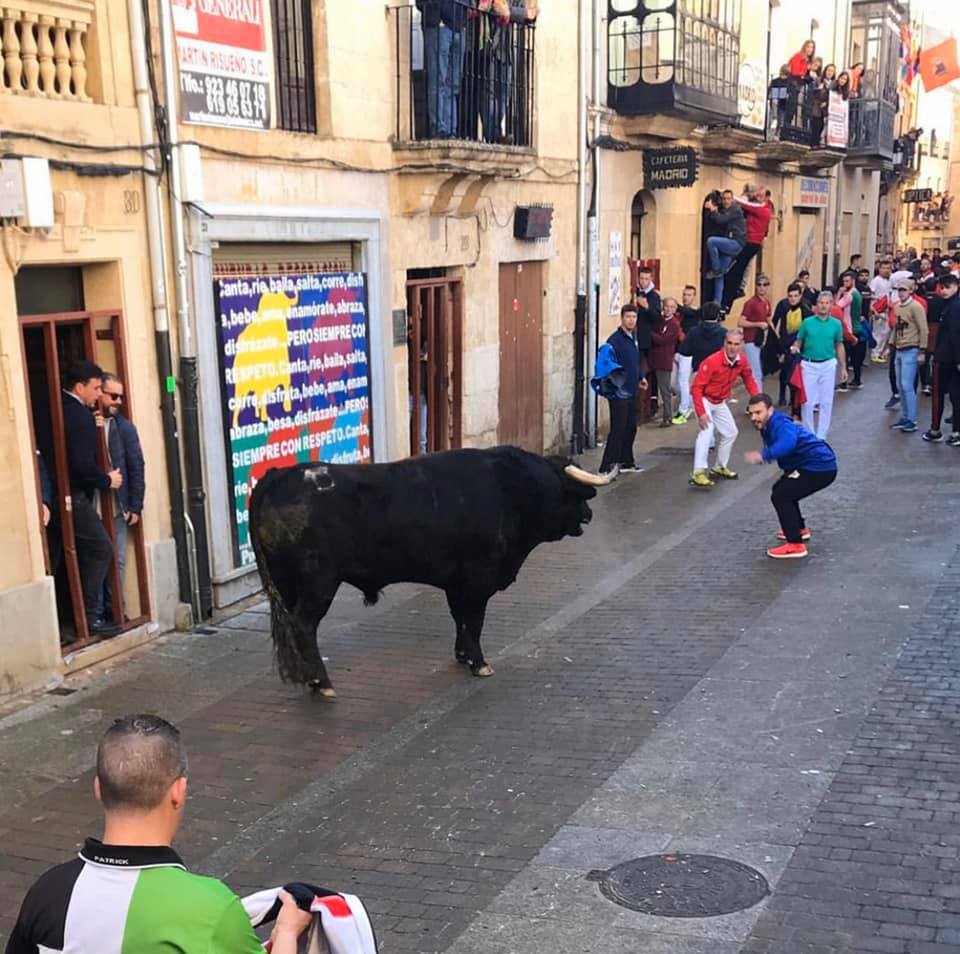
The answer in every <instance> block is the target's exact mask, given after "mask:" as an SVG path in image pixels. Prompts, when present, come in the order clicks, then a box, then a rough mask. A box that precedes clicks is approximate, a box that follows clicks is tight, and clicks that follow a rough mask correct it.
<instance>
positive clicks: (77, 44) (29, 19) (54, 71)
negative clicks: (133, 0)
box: [0, 0, 94, 102]
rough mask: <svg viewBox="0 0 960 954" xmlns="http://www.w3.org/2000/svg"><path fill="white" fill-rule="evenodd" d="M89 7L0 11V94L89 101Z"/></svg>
mask: <svg viewBox="0 0 960 954" xmlns="http://www.w3.org/2000/svg"><path fill="white" fill-rule="evenodd" d="M93 8H94V4H93V3H92V2H89V3H84V2H77V0H73V2H68V3H62V4H61V3H56V2H49V3H47V2H39V3H34V2H32V0H31V2H30V3H29V4H27V3H23V4H22V5H20V6H14V7H2V8H0V50H2V52H3V66H2V69H0V95H2V94H4V93H7V94H13V95H20V96H40V97H45V98H47V99H68V100H79V101H82V102H89V100H90V97H89V96H88V95H87V35H88V32H89V29H90V24H91V21H92V15H93Z"/></svg>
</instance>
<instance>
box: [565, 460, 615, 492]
mask: <svg viewBox="0 0 960 954" xmlns="http://www.w3.org/2000/svg"><path fill="white" fill-rule="evenodd" d="M563 472H564V473H565V474H566V475H567V476H569V477H572V478H573V479H574V480H576V481H578V482H579V483H581V484H588V485H589V486H591V487H606V486H607V484H609V483H610V481H611V480H613V477H612V476H611V475H610V474H591V473H590V471H588V470H582V469H581V468H580V467H577V466H576V465H575V464H567V466H566V467H564V468H563Z"/></svg>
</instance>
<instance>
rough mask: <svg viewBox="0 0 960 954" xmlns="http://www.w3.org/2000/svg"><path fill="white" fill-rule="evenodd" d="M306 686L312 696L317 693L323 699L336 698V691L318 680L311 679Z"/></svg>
mask: <svg viewBox="0 0 960 954" xmlns="http://www.w3.org/2000/svg"><path fill="white" fill-rule="evenodd" d="M307 685H308V686H309V687H310V691H311V692H312V693H313V694H314V695H316V694H317V693H319V694H320V695H321V696H323V697H324V698H325V699H335V698H336V697H337V693H336V690H335V689H334V688H333V686H325V685H324V684H323V683H322V682H320V680H319V679H311V680H310V681H309V682H308V683H307Z"/></svg>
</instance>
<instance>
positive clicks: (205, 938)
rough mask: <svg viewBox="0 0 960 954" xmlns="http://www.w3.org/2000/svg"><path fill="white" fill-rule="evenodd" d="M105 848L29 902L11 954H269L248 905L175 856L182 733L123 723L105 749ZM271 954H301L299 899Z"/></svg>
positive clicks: (36, 890)
mask: <svg viewBox="0 0 960 954" xmlns="http://www.w3.org/2000/svg"><path fill="white" fill-rule="evenodd" d="M93 790H94V794H95V795H96V797H97V799H98V801H99V802H100V804H101V805H102V806H103V811H104V815H105V816H106V822H105V824H104V829H103V841H102V842H101V841H98V840H97V839H96V838H88V839H87V840H86V842H85V843H84V846H83V848H82V849H81V850H80V854H79V857H78V858H75V859H74V860H73V861H68V862H67V863H66V864H62V865H58V866H57V867H56V868H51V869H50V870H49V871H48V872H47V873H46V874H44V875H42V876H41V877H40V879H39V880H38V881H37V882H36V883H35V884H34V886H33V887H32V888H31V889H30V891H29V892H28V893H27V897H26V899H25V900H24V902H23V907H22V908H21V909H20V917H19V919H18V920H17V923H16V925H15V927H14V929H13V933H12V934H11V935H10V939H9V941H8V942H7V954H37V952H49V954H55V952H65V951H69V952H70V954H175V952H178V951H179V952H184V954H200V952H204V954H263V945H262V944H261V943H260V939H259V938H258V937H257V935H256V934H255V933H254V930H253V927H252V925H251V923H250V918H249V916H248V915H247V912H246V911H245V910H244V908H243V905H242V904H241V902H240V899H239V898H238V897H237V896H236V895H235V894H234V893H233V892H232V891H231V890H230V889H229V888H228V887H227V886H226V885H225V884H223V883H222V882H220V881H217V880H216V879H215V878H205V877H202V876H200V875H195V874H190V872H188V871H187V870H186V868H185V867H184V864H183V862H182V861H181V860H180V857H179V856H178V855H177V853H176V852H175V851H174V850H173V849H172V848H171V847H170V843H171V842H172V841H173V838H174V836H175V835H176V833H177V829H178V828H179V827H180V821H181V819H182V817H183V808H184V805H185V803H186V799H187V760H186V756H185V754H184V751H183V746H182V745H181V742H180V733H179V732H178V731H177V729H175V728H174V727H173V726H172V725H171V724H170V723H169V722H166V721H164V720H163V719H161V718H159V717H157V716H152V715H138V716H127V717H126V718H124V719H118V720H117V721H116V722H115V723H114V724H113V725H112V726H111V727H110V728H109V729H108V730H107V732H106V734H105V735H104V737H103V739H102V741H101V742H100V746H99V748H98V749H97V776H96V778H95V780H94V783H93ZM280 900H281V903H282V907H281V910H280V913H279V916H278V917H277V921H276V925H275V927H274V931H273V948H272V954H295V952H296V950H297V942H298V939H299V937H300V935H301V934H302V933H303V932H304V931H305V930H306V929H307V928H308V927H309V926H310V924H311V920H312V918H311V915H310V914H308V913H306V912H304V911H301V910H300V909H299V908H298V907H297V905H296V902H295V901H294V899H293V898H292V896H291V895H289V894H288V893H287V892H285V891H281V892H280Z"/></svg>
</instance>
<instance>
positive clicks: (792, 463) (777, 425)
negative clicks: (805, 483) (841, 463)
mask: <svg viewBox="0 0 960 954" xmlns="http://www.w3.org/2000/svg"><path fill="white" fill-rule="evenodd" d="M761 434H762V436H763V451H762V454H763V459H764V462H765V463H767V464H772V463H773V462H774V461H776V462H777V463H778V464H779V465H780V468H781V470H783V471H785V472H786V473H790V472H791V471H794V470H809V471H814V472H817V473H824V472H826V471H831V470H836V469H837V456H836V454H834V452H833V448H832V447H831V446H830V445H829V444H828V443H827V442H826V441H822V440H820V438H819V437H816V436H814V435H813V434H811V433H810V432H809V431H808V430H807V429H806V428H805V427H801V426H800V425H799V424H797V423H796V422H795V421H792V420H790V418H789V417H787V415H786V414H781V413H780V412H779V411H774V412H773V414H771V415H770V420H769V421H767V426H766V427H765V428H764V429H763V431H762V432H761Z"/></svg>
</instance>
